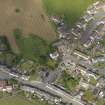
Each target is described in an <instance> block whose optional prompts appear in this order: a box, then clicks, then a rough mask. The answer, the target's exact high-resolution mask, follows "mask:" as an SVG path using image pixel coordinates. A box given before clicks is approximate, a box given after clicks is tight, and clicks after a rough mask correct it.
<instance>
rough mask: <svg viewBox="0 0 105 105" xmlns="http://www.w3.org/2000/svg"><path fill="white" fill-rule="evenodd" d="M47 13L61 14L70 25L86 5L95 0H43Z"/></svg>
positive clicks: (79, 15) (75, 20)
mask: <svg viewBox="0 0 105 105" xmlns="http://www.w3.org/2000/svg"><path fill="white" fill-rule="evenodd" d="M43 1H44V5H45V8H46V10H47V12H48V14H49V15H58V16H62V17H63V18H64V20H65V22H66V23H67V24H68V25H69V26H72V25H74V23H75V22H77V21H78V19H79V18H80V17H81V15H82V14H83V13H84V11H85V10H86V9H87V7H88V6H89V5H90V4H92V3H93V2H95V1H97V0H43Z"/></svg>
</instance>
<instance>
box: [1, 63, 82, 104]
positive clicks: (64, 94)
mask: <svg viewBox="0 0 105 105" xmlns="http://www.w3.org/2000/svg"><path fill="white" fill-rule="evenodd" d="M0 71H2V72H4V73H6V74H8V75H10V76H12V77H14V78H15V79H16V80H18V81H19V82H20V83H22V84H26V85H30V86H33V87H37V88H39V89H42V90H43V91H45V92H46V91H47V92H49V93H51V94H54V95H57V96H59V97H61V99H62V100H63V101H65V102H68V103H73V105H83V104H82V102H81V101H80V100H79V99H77V98H75V97H72V96H71V95H70V94H68V93H67V92H65V91H63V90H61V89H59V88H57V87H55V86H53V85H51V84H47V83H43V82H39V81H34V82H30V81H28V80H23V79H22V78H21V76H20V75H18V74H12V73H11V72H10V71H11V70H10V69H8V68H6V67H5V66H2V65H1V66H0Z"/></svg>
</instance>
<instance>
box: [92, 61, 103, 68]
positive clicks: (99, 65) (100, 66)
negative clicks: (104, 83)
mask: <svg viewBox="0 0 105 105" xmlns="http://www.w3.org/2000/svg"><path fill="white" fill-rule="evenodd" d="M94 67H96V68H105V61H100V62H97V63H95V64H94Z"/></svg>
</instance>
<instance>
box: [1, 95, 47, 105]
mask: <svg viewBox="0 0 105 105" xmlns="http://www.w3.org/2000/svg"><path fill="white" fill-rule="evenodd" d="M0 105H48V104H47V103H46V102H44V101H40V100H35V103H32V102H30V101H28V100H26V99H25V98H24V97H23V96H13V97H8V98H3V99H0Z"/></svg>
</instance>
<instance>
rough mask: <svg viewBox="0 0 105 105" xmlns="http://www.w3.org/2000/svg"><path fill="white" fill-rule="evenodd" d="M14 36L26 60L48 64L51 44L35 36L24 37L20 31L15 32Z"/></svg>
mask: <svg viewBox="0 0 105 105" xmlns="http://www.w3.org/2000/svg"><path fill="white" fill-rule="evenodd" d="M14 36H15V38H16V42H17V44H18V46H19V48H20V52H21V54H22V56H23V58H24V59H28V60H33V61H36V62H38V63H40V64H44V63H46V61H47V59H48V54H49V52H50V51H51V49H52V47H51V46H50V44H49V43H47V42H46V41H45V40H43V39H42V38H40V37H38V36H35V35H30V36H29V37H24V36H23V35H22V33H21V31H20V30H18V29H17V30H15V31H14Z"/></svg>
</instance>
